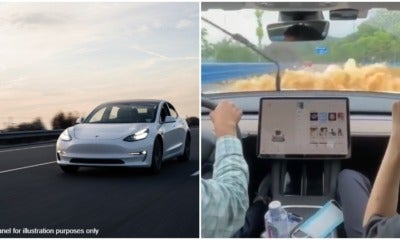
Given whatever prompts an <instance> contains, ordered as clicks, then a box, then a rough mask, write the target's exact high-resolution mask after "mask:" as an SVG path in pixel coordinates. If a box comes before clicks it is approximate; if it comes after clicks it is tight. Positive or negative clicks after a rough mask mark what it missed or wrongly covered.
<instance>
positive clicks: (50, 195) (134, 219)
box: [0, 129, 199, 238]
mask: <svg viewBox="0 0 400 240" xmlns="http://www.w3.org/2000/svg"><path fill="white" fill-rule="evenodd" d="M192 134H193V136H192V139H194V141H192V154H191V155H192V156H191V160H190V161H189V162H185V163H181V162H178V161H176V160H170V161H168V162H165V163H164V164H163V166H162V170H161V173H160V174H158V175H152V174H150V173H148V171H146V170H145V169H121V168H81V169H80V170H79V171H78V173H77V174H75V175H67V174H64V173H63V172H62V171H61V169H59V167H58V166H57V164H56V163H55V162H54V155H55V144H47V145H38V146H32V147H21V148H12V149H3V150H0V237H129V238H130V237H154V238H158V237H198V236H199V211H198V209H199V176H198V174H196V172H198V166H199V162H198V130H197V129H194V131H193V130H192ZM192 175H194V176H192ZM13 228H15V229H13ZM24 228H26V229H28V230H25V232H30V233H29V234H23V231H24V230H23V229H24ZM43 228H44V229H43ZM18 230H20V231H21V232H20V233H19V234H18V233H14V234H13V233H12V232H13V231H14V232H18ZM96 230H98V233H97V235H96ZM10 231H11V234H9V232H10ZM56 231H63V232H61V233H59V234H58V235H56ZM67 231H69V232H70V233H71V234H69V235H66V232H67ZM71 231H72V232H74V233H72V232H71ZM82 231H83V232H85V231H88V233H82ZM35 232H36V234H33V233H35ZM39 232H42V233H41V234H40V233H39ZM38 233H39V234H38ZM75 233H76V234H75Z"/></svg>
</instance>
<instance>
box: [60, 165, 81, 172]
mask: <svg viewBox="0 0 400 240" xmlns="http://www.w3.org/2000/svg"><path fill="white" fill-rule="evenodd" d="M60 168H61V169H62V170H63V171H64V172H65V173H76V172H77V171H78V169H79V166H69V165H60Z"/></svg>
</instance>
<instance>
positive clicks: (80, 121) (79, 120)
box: [75, 117, 84, 124]
mask: <svg viewBox="0 0 400 240" xmlns="http://www.w3.org/2000/svg"><path fill="white" fill-rule="evenodd" d="M83 120H84V118H83V117H79V118H78V119H76V122H75V124H80V123H83Z"/></svg>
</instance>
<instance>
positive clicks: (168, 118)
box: [164, 116, 176, 123]
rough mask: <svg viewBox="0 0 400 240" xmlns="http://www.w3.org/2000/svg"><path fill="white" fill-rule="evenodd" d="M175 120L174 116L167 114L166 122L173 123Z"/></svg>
mask: <svg viewBox="0 0 400 240" xmlns="http://www.w3.org/2000/svg"><path fill="white" fill-rule="evenodd" d="M173 122H176V120H175V118H173V117H172V116H166V117H165V121H164V123H173Z"/></svg>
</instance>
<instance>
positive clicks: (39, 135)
mask: <svg viewBox="0 0 400 240" xmlns="http://www.w3.org/2000/svg"><path fill="white" fill-rule="evenodd" d="M62 131H63V129H56V130H34V131H17V132H5V133H0V145H14V144H21V143H32V142H38V141H48V140H56V139H57V138H58V136H59V135H60V134H61V133H62Z"/></svg>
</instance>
